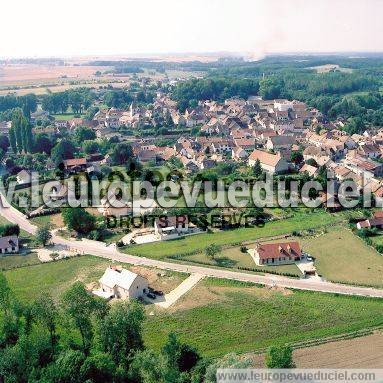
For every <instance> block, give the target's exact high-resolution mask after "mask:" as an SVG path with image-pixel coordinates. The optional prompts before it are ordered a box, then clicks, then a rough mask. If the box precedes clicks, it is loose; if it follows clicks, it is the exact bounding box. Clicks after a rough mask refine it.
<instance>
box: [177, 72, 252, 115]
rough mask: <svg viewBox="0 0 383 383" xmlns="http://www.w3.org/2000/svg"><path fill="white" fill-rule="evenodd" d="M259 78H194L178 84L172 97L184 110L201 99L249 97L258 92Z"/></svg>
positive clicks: (219, 99) (218, 99)
mask: <svg viewBox="0 0 383 383" xmlns="http://www.w3.org/2000/svg"><path fill="white" fill-rule="evenodd" d="M258 90H259V83H258V80H250V79H236V78H234V79H230V78H207V79H192V80H189V81H183V82H180V83H178V84H177V86H176V87H175V88H174V90H173V93H172V97H173V99H174V100H175V101H177V104H178V108H179V109H180V110H181V111H184V110H185V109H186V108H188V107H195V106H196V105H197V103H198V101H200V100H217V101H223V100H225V99H227V98H230V97H233V96H239V97H243V98H245V99H246V98H247V97H248V96H250V95H255V94H258Z"/></svg>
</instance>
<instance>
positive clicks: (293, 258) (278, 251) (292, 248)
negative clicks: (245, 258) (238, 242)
mask: <svg viewBox="0 0 383 383" xmlns="http://www.w3.org/2000/svg"><path fill="white" fill-rule="evenodd" d="M252 256H253V259H254V262H255V263H256V264H257V265H258V266H264V265H288V264H292V263H295V262H297V261H300V260H302V259H304V258H305V255H304V254H303V253H302V249H301V246H300V244H299V243H298V242H296V241H293V242H280V243H267V244H262V243H258V244H257V246H256V247H255V249H254V252H253V254H252Z"/></svg>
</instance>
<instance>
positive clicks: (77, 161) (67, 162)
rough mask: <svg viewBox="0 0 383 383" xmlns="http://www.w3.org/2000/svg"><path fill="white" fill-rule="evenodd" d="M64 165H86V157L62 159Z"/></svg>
mask: <svg viewBox="0 0 383 383" xmlns="http://www.w3.org/2000/svg"><path fill="white" fill-rule="evenodd" d="M64 165H65V166H66V167H68V166H81V165H86V158H71V159H69V160H64Z"/></svg>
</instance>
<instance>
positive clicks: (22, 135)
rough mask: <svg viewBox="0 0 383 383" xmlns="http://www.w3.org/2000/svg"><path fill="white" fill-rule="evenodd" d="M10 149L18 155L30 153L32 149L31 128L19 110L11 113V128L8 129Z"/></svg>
mask: <svg viewBox="0 0 383 383" xmlns="http://www.w3.org/2000/svg"><path fill="white" fill-rule="evenodd" d="M10 143H11V145H12V149H13V150H14V151H15V153H16V152H18V153H22V152H23V151H24V153H30V152H31V151H32V147H33V137H32V126H31V125H30V124H29V122H28V120H27V119H26V118H25V116H24V115H23V112H22V111H21V109H16V110H15V112H14V113H13V118H12V128H11V129H10Z"/></svg>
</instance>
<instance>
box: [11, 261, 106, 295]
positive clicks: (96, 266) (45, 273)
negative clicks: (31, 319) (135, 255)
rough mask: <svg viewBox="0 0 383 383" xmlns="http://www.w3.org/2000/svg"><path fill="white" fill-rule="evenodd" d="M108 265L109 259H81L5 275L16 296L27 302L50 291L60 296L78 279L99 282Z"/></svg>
mask: <svg viewBox="0 0 383 383" xmlns="http://www.w3.org/2000/svg"><path fill="white" fill-rule="evenodd" d="M109 264H110V262H108V261H107V260H103V259H100V258H96V257H91V256H81V257H76V258H70V259H66V260H62V261H56V262H50V263H43V264H39V265H36V266H31V267H23V268H19V269H14V270H9V271H6V272H5V276H6V277H7V279H8V281H9V284H10V287H11V288H12V290H13V291H14V292H15V294H16V296H17V297H18V298H20V299H21V300H23V301H26V300H33V299H35V298H37V297H38V296H39V295H40V294H41V293H48V292H49V293H50V294H52V296H54V297H58V295H60V294H61V293H62V292H63V291H64V290H65V289H66V288H68V287H69V286H70V285H71V284H72V283H74V282H75V281H76V280H81V281H83V282H84V283H89V282H93V281H97V280H98V279H99V278H100V277H101V275H102V274H103V272H104V271H105V269H106V268H107V267H108V266H109Z"/></svg>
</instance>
